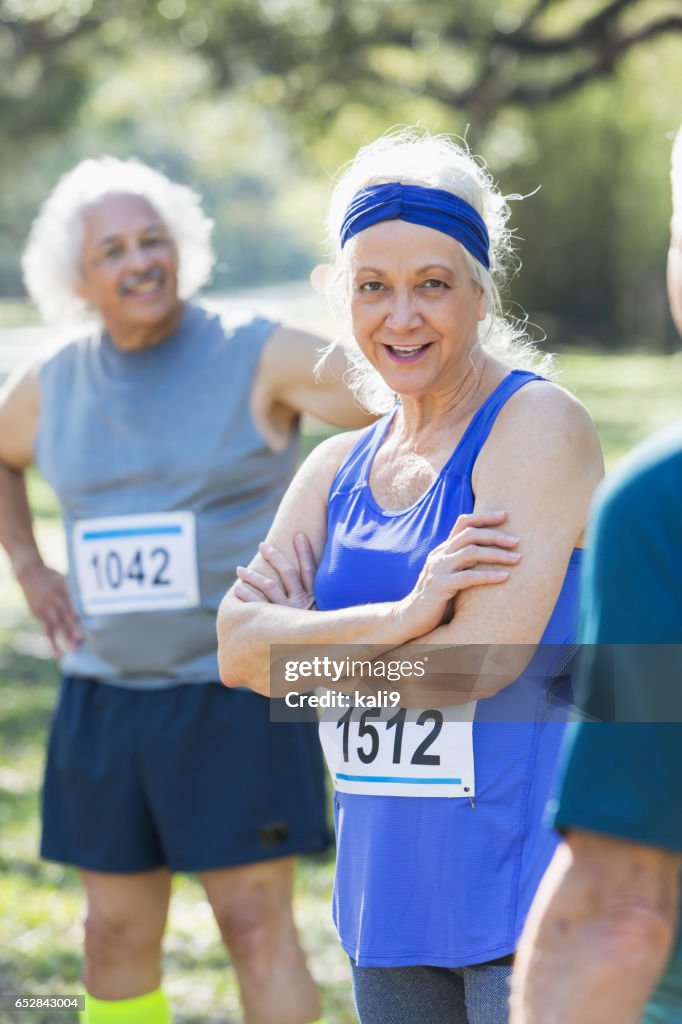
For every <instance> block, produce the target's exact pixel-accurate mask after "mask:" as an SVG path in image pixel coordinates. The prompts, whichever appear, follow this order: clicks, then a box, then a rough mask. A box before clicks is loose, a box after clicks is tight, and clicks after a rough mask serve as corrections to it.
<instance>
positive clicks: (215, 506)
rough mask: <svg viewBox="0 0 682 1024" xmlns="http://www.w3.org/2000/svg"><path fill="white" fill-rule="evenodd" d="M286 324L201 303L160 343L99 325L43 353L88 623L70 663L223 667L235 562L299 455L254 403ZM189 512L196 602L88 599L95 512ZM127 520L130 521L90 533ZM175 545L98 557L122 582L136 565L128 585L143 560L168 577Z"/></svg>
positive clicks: (48, 432) (132, 683) (47, 409)
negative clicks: (83, 560)
mask: <svg viewBox="0 0 682 1024" xmlns="http://www.w3.org/2000/svg"><path fill="white" fill-rule="evenodd" d="M275 326H276V325H275V324H274V323H273V322H272V321H269V320H264V319H260V318H257V319H253V320H251V321H250V322H248V323H245V324H243V325H241V326H238V327H234V328H231V327H229V325H228V324H227V323H226V322H225V320H224V319H223V318H221V316H220V315H219V314H217V313H213V312H209V311H207V310H205V309H203V308H202V307H200V306H197V305H194V304H191V303H188V304H187V305H186V306H185V310H184V315H183V319H182V322H181V324H180V326H179V327H178V328H177V330H176V331H174V332H173V333H172V334H171V335H170V336H169V337H168V338H167V339H166V340H165V341H164V342H162V343H161V344H159V345H157V346H155V347H153V348H148V349H144V350H142V351H139V352H122V351H121V350H120V349H118V348H116V346H115V345H114V344H113V343H112V341H111V339H110V338H109V337H108V336H107V335H106V334H104V335H102V334H96V335H94V336H90V337H86V338H83V339H81V340H78V341H74V342H72V343H70V344H68V345H66V346H65V347H64V348H61V349H59V350H58V351H57V352H56V353H55V354H54V355H53V356H52V357H51V358H49V359H48V360H47V361H46V362H45V364H44V365H43V368H42V371H41V379H40V389H41V398H40V419H39V426H38V435H37V441H36V460H37V463H38V465H39V467H40V469H41V471H42V473H43V475H44V476H45V478H46V480H47V481H48V483H49V484H50V485H51V486H52V488H53V490H54V491H55V494H56V495H57V497H58V499H59V501H60V503H61V506H62V509H63V512H64V525H65V529H66V536H67V550H68V556H69V585H70V588H71V592H72V597H73V601H74V604H75V607H76V609H77V611H78V613H79V615H80V616H81V622H82V627H83V631H84V633H85V640H84V642H83V644H82V646H81V647H80V648H79V649H78V650H77V651H75V652H73V653H70V654H68V655H67V656H66V657H65V658H64V659H63V661H62V669H63V671H64V672H65V673H67V674H69V675H76V676H87V677H91V678H95V679H99V680H101V681H102V682H105V683H112V684H114V685H118V686H125V687H130V688H135V689H157V688H162V687H167V686H173V685H177V684H180V683H194V682H196V683H201V682H209V681H212V680H217V679H218V665H217V649H216V624H215V620H216V612H217V609H218V604H219V602H220V599H221V597H222V596H223V594H224V593H225V591H226V590H227V589H228V588H229V587H230V586H231V585H232V583H233V582H234V570H235V566H236V565H238V564H246V563H248V562H249V561H250V559H251V558H252V557H253V555H254V553H255V551H256V548H257V545H258V542H259V541H260V540H262V539H263V537H264V536H265V534H266V532H267V530H268V527H269V525H270V523H271V521H272V519H273V516H274V513H275V511H276V509H277V506H278V504H279V501H280V499H281V497H282V494H283V493H284V490H285V488H286V486H287V484H288V482H289V480H290V479H291V477H292V475H293V473H294V470H295V466H296V461H297V455H298V435H297V433H295V434H294V435H293V436H292V438H291V440H290V442H289V444H288V445H287V447H286V448H285V450H284V451H283V452H279V453H278V452H273V451H272V449H271V448H270V447H269V445H268V443H267V441H266V440H265V439H264V438H263V437H262V436H261V434H260V433H259V431H258V429H257V427H256V425H255V424H254V422H253V418H252V416H251V411H250V396H251V390H252V385H253V380H254V376H255V374H256V370H257V368H258V363H259V359H260V355H261V352H262V349H263V345H264V343H265V342H266V340H267V338H268V337H269V335H270V334H271V332H272V331H273V329H274V328H275ZM178 512H183V513H189V514H190V516H189V518H192V517H193V521H194V522H193V531H194V534H195V537H194V538H193V539H192V542H191V544H192V547H193V548H194V547H195V549H196V573H197V580H198V600H197V599H196V597H195V601H194V602H192V603H193V606H192V607H182V608H172V609H167V610H164V611H160V610H155V609H152V610H142V611H139V610H138V611H130V610H127V609H126V610H124V611H117V612H116V613H115V614H109V613H108V611H107V612H106V613H104V612H103V613H97V612H95V613H93V612H92V608H91V607H88V610H87V611H86V610H85V607H84V604H87V601H84V594H83V593H81V587H80V585H79V576H78V573H77V572H76V571H75V570H76V560H75V554H76V552H75V548H74V545H75V543H76V541H75V538H76V537H77V536H78V534H79V531H80V532H81V534H82V532H83V523H82V521H83V520H87V521H88V522H89V523H90V525H92V520H98V519H102V518H104V519H106V518H108V517H121V516H123V517H130V516H137V515H139V514H147V515H148V516H149V514H154V515H157V516H158V515H160V514H163V513H178ZM167 518H168V517H166V519H167ZM146 521H147V520H145V522H146ZM152 521H153V520H152ZM113 522H114V525H116V523H119V522H123V523H128V522H130V520H128V519H125V520H119V519H116V520H114V521H113ZM79 523H80V525H79ZM108 526H109V527H111V521H110V522H109V523H108ZM167 530H168V528H167ZM117 532H118V533H119V534H123V533H125V532H126V531H124V530H120V531H116V530H111V529H110V530H109V532H108V533H106V532H100V533H99V534H98V533H97V532H96V531H92V530H90V533H89V534H86V536H88V537H94V536H115V535H116V534H117ZM127 532H129V533H130V532H135V531H127ZM137 532H138V533H139V534H140V535H142V534H143V533H144V531H137ZM168 532H172V531H171V530H168ZM142 539H144V538H142ZM93 550H95V549H93ZM151 554H154V559H155V561H154V563H153V565H152V564H151V563H150V561H149V560H150V557H151ZM100 555H101V556H102V564H101V565H100V564H99V562H98V561H97V559H98V558H99V556H100ZM80 557H81V556H80V554H79V558H80ZM162 557H163V556H162V555H160V554H159V553H158V549H157V551H156V553H154V552H153V551H151V549H149V547H147V548H146V549H144V550H140V551H134V550H133V549H132V548H128V549H127V553H125V555H121V557H119V554H117V553H116V552H115V551H114V552H111V551H108V552H107V551H104V550H103V549H102V550H99V551H96V553H95V555H93V556H92V557H91V558H90V562H91V563H92V565H91V566H90V567H89V568H90V569H91V570H92V571H93V572H94V569H97V572H98V573H99V574H100V575H101V574H102V571H103V569H104V568H106V572H107V573H108V574H109V579H108V582H109V584H110V585H111V586H114V587H116V586H118V587H119V590H123V589H125V588H124V587H121V586H120V584H121V577H122V576H128V577H130V578H132V580H133V582H130V580H129V579H128V580H124V582H125V583H126V586H127V587H128V589H130V588H131V587H132V588H133V589H135V582H134V581H135V580H136V579H138V577H139V582H140V585H141V586H142V585H143V570H144V573H146V574H147V577H146V579H147V582H148V583H149V582H150V581H151V578H152V577H151V575H150V574H151V573H152V572H154V573H155V574H156V576H155V578H154V582H155V583H160V584H163V583H165V582H167V579H166V577H165V576H164V575H163V573H164V572H165V571H166V569H165V565H164V564H163V561H162ZM192 557H194V556H192ZM105 559H106V561H105ZM145 559H146V560H147V563H148V564H147V566H146V568H145V567H144V561H145ZM117 574H118V575H117ZM83 578H84V577H83ZM100 582H101V581H100ZM105 583H106V581H105ZM83 586H84V587H85V584H84V585H83ZM92 586H94V583H93V584H92ZM156 589H157V590H158V591H159V592H161V593H164V588H163V587H162V586H159V587H157V588H156ZM167 592H168V591H167V590H166V591H165V593H167Z"/></svg>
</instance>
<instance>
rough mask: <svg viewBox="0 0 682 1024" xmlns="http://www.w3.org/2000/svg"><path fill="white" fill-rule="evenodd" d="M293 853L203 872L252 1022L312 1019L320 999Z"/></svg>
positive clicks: (301, 1023) (292, 1023) (296, 1023)
mask: <svg viewBox="0 0 682 1024" xmlns="http://www.w3.org/2000/svg"><path fill="white" fill-rule="evenodd" d="M294 864H295V862H294V859H293V858H292V857H287V858H282V859H278V860H268V861H263V862H260V863H258V864H249V865H245V866H244V867H236V868H224V869H222V870H218V871H204V872H202V873H201V874H200V875H199V878H200V879H201V883H202V885H203V886H204V889H205V890H206V895H207V897H208V900H209V902H210V904H211V907H212V908H213V913H214V914H215V917H216V921H217V922H218V926H219V928H220V933H221V935H222V937H223V940H224V942H225V945H226V946H227V949H228V951H229V953H230V956H231V958H232V963H233V964H234V968H235V970H236V972H237V977H238V979H239V986H240V990H241V997H242V1003H243V1006H244V1014H245V1020H246V1022H247V1024H310V1022H312V1021H317V1020H318V1019H319V1017H320V1013H321V1009H320V1000H319V996H318V994H317V990H316V989H315V985H314V983H313V980H312V978H311V976H310V972H309V971H308V967H307V965H306V962H305V957H304V954H303V950H302V949H301V946H300V943H299V941H298V935H297V933H296V927H295V925H294V920H293V913H292V897H293V882H294Z"/></svg>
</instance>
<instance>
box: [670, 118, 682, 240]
mask: <svg viewBox="0 0 682 1024" xmlns="http://www.w3.org/2000/svg"><path fill="white" fill-rule="evenodd" d="M670 182H671V185H672V195H673V224H674V227H675V230H676V232H678V233H679V234H682V128H680V129H679V131H678V132H677V135H676V136H675V141H674V142H673V151H672V160H671V166H670Z"/></svg>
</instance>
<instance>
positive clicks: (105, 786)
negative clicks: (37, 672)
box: [41, 678, 329, 873]
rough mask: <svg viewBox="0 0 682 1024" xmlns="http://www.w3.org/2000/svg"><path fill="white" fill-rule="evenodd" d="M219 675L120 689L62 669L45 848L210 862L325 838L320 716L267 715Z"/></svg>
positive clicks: (89, 862) (243, 860)
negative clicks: (214, 679) (282, 718)
mask: <svg viewBox="0 0 682 1024" xmlns="http://www.w3.org/2000/svg"><path fill="white" fill-rule="evenodd" d="M269 703H270V702H269V701H268V700H267V699H266V698H265V697H261V696H259V695H258V694H254V693H251V692H249V691H245V690H228V689H226V688H225V687H223V686H221V685H220V684H219V683H203V684H198V685H197V684H192V685H184V686H174V687H172V688H169V689H165V690H127V689H124V688H122V687H117V686H110V685H108V684H105V683H100V682H97V681H95V680H91V679H77V678H66V679H64V681H63V682H62V687H61V691H60V694H59V701H58V704H57V707H56V710H55V715H54V718H53V722H52V729H51V733H50V742H49V747H48V755H47V765H46V769H45V785H44V789H43V837H42V844H41V855H42V856H43V857H45V858H46V859H47V860H55V861H60V862H61V863H65V864H73V865H76V866H77V867H80V868H85V869H89V870H92V871H106V872H116V873H118V872H133V871H148V870H151V869H153V868H158V867H161V866H162V865H165V866H166V867H168V868H170V870H171V871H192V872H196V871H208V870H211V869H214V868H226V867H234V866H236V865H240V864H252V863H255V862H257V861H263V860H270V859H274V858H276V857H288V856H291V855H292V854H296V853H313V852H317V851H320V850H324V849H325V848H326V847H327V846H328V844H329V829H328V826H327V818H326V800H325V769H324V767H323V762H322V755H321V749H320V743H319V739H318V735H317V725H316V723H315V722H313V721H311V722H294V723H289V722H287V723H279V722H277V723H271V722H270V706H269Z"/></svg>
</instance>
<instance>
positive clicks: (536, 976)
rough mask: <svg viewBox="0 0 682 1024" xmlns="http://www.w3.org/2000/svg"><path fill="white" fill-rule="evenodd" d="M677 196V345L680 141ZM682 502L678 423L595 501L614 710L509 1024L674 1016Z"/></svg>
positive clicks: (524, 951)
mask: <svg viewBox="0 0 682 1024" xmlns="http://www.w3.org/2000/svg"><path fill="white" fill-rule="evenodd" d="M672 193H673V219H672V224H671V240H670V248H669V252H668V295H669V299H670V309H671V312H672V315H673V319H674V321H675V324H676V326H677V328H678V330H679V331H680V333H681V334H682V130H681V131H680V132H679V133H678V135H677V139H676V142H675V146H674V149H673V164H672ZM680 493H682V424H681V423H677V424H675V425H674V426H673V427H669V428H667V429H666V430H664V431H662V432H661V433H659V434H657V435H656V436H655V437H653V438H651V439H650V440H648V441H647V442H645V443H644V444H643V445H640V446H639V448H637V449H636V451H635V452H633V453H632V455H631V456H630V457H629V459H627V460H626V462H625V463H624V464H623V465H622V466H621V467H620V468H619V469H618V470H617V471H616V473H614V474H613V475H612V477H611V478H610V481H609V483H608V484H607V486H606V488H604V489H603V491H602V492H601V495H600V500H599V502H598V503H597V507H596V510H595V516H594V521H593V524H592V549H591V554H590V558H589V562H588V565H587V567H586V586H585V588H584V593H583V607H582V630H581V632H582V637H581V639H582V641H583V643H584V644H586V645H588V646H586V647H584V648H583V664H582V670H581V675H580V679H579V682H580V684H581V688H582V690H583V693H582V699H583V700H584V701H585V706H586V708H587V710H588V711H590V712H593V713H594V714H595V715H596V716H597V717H601V716H602V715H603V711H602V709H603V708H607V709H609V706H610V705H612V706H613V707H616V708H619V709H621V713H620V714H619V716H618V720H617V721H615V720H614V717H615V716H614V715H613V713H612V712H610V711H609V714H608V716H607V717H608V718H609V719H610V720H607V721H594V722H583V723H580V724H579V725H576V726H575V727H574V731H573V734H572V736H571V743H570V745H569V747H568V749H567V751H566V763H565V766H564V776H563V781H562V784H561V786H560V789H559V793H558V798H557V801H556V803H555V806H554V810H553V816H554V824H555V826H556V827H557V828H559V829H560V830H561V831H562V832H563V833H564V834H565V838H566V842H565V843H564V844H563V845H562V846H561V847H559V849H558V850H557V853H556V854H555V857H554V860H553V861H552V863H551V864H550V867H549V869H548V871H547V874H546V875H545V878H544V880H543V882H542V885H541V887H540V889H539V891H538V895H537V897H536V899H535V902H534V904H533V907H532V908H531V912H530V914H529V917H528V923H527V925H526V929H525V932H524V935H523V938H522V941H521V946H520V948H519V954H518V959H517V964H516V967H515V970H514V984H513V995H512V1003H513V1013H512V1021H513V1024H637V1022H639V1021H642V1022H643V1024H675V1022H678V1021H680V1020H682V929H681V928H680V924H679V921H680V918H679V893H680V884H679V876H680V867H681V865H682V805H681V804H680V799H679V791H678V787H679V781H680V777H681V776H682V735H681V733H682V728H681V725H680V723H681V722H682V710H681V709H680V702H681V699H682V694H680V651H682V588H681V587H680V569H681V568H682V525H681V521H680V510H679V504H680ZM600 713H601V714H600ZM676 929H677V938H675V933H676ZM666 965H667V970H666ZM664 972H665V973H664Z"/></svg>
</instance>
